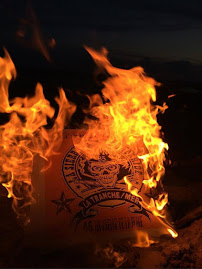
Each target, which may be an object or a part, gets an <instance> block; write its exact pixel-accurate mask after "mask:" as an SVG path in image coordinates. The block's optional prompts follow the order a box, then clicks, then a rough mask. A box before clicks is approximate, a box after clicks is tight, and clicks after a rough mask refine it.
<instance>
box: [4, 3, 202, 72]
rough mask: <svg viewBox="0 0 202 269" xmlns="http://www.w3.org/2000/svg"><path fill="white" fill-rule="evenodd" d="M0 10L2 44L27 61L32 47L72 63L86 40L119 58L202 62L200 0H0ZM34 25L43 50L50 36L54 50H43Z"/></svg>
mask: <svg viewBox="0 0 202 269" xmlns="http://www.w3.org/2000/svg"><path fill="white" fill-rule="evenodd" d="M0 12H1V18H0V24H1V42H0V46H1V47H2V46H5V47H6V48H7V49H8V50H9V51H10V53H11V56H12V58H13V59H14V60H15V59H16V61H17V62H18V61H19V62H21V63H23V64H25V65H28V61H29V64H30V65H31V64H35V62H36V61H37V60H38V59H37V58H36V57H37V54H34V52H33V50H34V49H35V50H38V53H41V54H46V56H45V57H46V58H49V56H50V57H51V58H52V60H53V61H54V62H57V63H58V64H63V63H65V65H66V66H67V67H68V68H70V66H68V61H69V63H70V64H72V63H73V62H75V60H73V58H75V59H76V61H80V62H82V60H83V59H82V57H83V58H85V56H86V53H85V52H84V51H83V49H82V46H83V45H84V44H86V45H90V46H93V47H97V48H99V47H101V46H105V47H106V48H107V49H108V50H109V51H110V53H111V54H112V57H113V56H116V57H119V58H122V59H123V60H124V61H125V63H126V62H127V60H128V58H129V60H130V61H132V62H134V65H135V63H136V61H139V60H140V59H144V58H150V59H152V60H153V61H157V62H159V61H161V62H162V61H163V62H169V61H188V62H191V63H198V64H202V1H201V0H193V1H188V0H183V1H181V0H178V1H175V0H170V1H162V0H161V1H159V0H158V1H151V0H142V1H136V0H134V1H120V3H119V1H47V0H43V1H39V0H35V1H32V2H31V1H22V0H18V1H17V0H3V1H1V4H0ZM36 28H37V30H36ZM33 29H35V30H36V31H38V30H39V31H40V38H41V41H42V42H43V43H44V45H45V47H46V48H47V51H49V50H50V40H51V38H54V39H55V41H56V46H55V48H54V49H53V51H51V52H45V53H44V50H45V49H44V47H43V49H42V48H41V47H40V46H39V44H38V43H37V42H38V41H36V40H35V39H36V36H35V34H34V33H33ZM19 30H20V31H22V30H23V31H24V34H25V36H23V38H22V37H19V36H18V31H19ZM22 52H23V53H22ZM47 53H49V54H50V55H49V56H47ZM33 54H34V56H33ZM19 55H20V57H19ZM84 55H85V56H84ZM19 58H20V59H19ZM39 58H40V56H39ZM39 61H40V60H39ZM78 65H79V63H78Z"/></svg>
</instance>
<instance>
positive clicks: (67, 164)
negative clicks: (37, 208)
mask: <svg viewBox="0 0 202 269" xmlns="http://www.w3.org/2000/svg"><path fill="white" fill-rule="evenodd" d="M119 155H120V156H121V158H119V161H118V162H117V161H116V160H114V159H111V158H110V156H109V154H108V153H107V152H106V151H103V152H101V153H100V155H99V159H97V160H96V159H90V160H87V159H86V157H85V155H84V154H78V152H77V151H76V150H75V148H74V147H72V148H70V149H69V150H68V152H67V153H66V154H65V156H64V159H63V162H62V172H63V176H64V180H65V182H66V184H67V186H68V187H69V188H70V189H71V190H72V191H73V192H74V193H75V194H76V195H77V196H78V197H80V198H82V199H85V198H86V197H88V196H90V195H92V194H97V193H99V192H101V191H104V190H106V191H107V190H124V191H127V190H128V186H127V185H126V183H125V181H124V179H123V178H124V176H127V179H128V180H129V181H130V182H131V183H132V184H133V186H135V187H136V188H137V189H138V190H140V189H141V187H142V181H143V167H142V163H141V160H140V159H139V158H138V157H137V156H136V155H135V154H134V152H133V151H132V150H131V149H128V148H127V149H125V150H123V151H122V152H121V153H120V154H119ZM123 203H124V202H123V200H121V199H120V200H117V199H116V200H114V201H111V200H110V202H109V201H105V202H102V203H100V204H99V205H100V206H105V207H106V206H110V207H111V206H112V204H113V206H118V205H121V204H123Z"/></svg>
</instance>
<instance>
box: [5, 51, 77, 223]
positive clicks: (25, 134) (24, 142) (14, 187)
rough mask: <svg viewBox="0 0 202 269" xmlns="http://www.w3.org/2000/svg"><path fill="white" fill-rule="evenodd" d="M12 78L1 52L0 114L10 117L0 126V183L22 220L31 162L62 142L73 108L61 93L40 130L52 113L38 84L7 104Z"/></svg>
mask: <svg viewBox="0 0 202 269" xmlns="http://www.w3.org/2000/svg"><path fill="white" fill-rule="evenodd" d="M15 75H16V71H15V66H14V64H13V62H12V60H11V58H10V56H9V54H8V52H7V51H5V57H4V58H0V112H4V113H10V121H9V122H7V123H6V124H4V125H0V151H1V155H0V183H2V185H3V186H4V187H6V189H7V191H8V197H12V198H13V208H14V210H15V212H16V213H17V214H18V216H22V217H25V218H26V209H27V206H28V205H30V204H31V203H33V201H34V199H33V196H32V185H31V174H32V168H33V158H34V156H35V155H36V154H39V155H40V156H41V157H42V158H44V159H45V160H48V157H49V156H50V155H52V154H56V153H55V151H56V150H57V147H58V146H59V145H60V143H61V141H62V132H63V129H64V124H65V123H66V120H69V119H70V118H71V115H72V114H73V113H74V111H75V109H76V107H75V105H72V104H70V103H69V102H68V100H67V99H66V96H65V93H64V91H63V90H62V89H60V91H59V97H57V98H56V102H57V103H58V105H59V112H58V115H57V118H56V120H55V123H54V125H53V127H52V129H46V128H44V126H45V125H47V117H49V118H53V116H54V114H55V110H54V109H53V108H52V107H51V106H50V103H49V101H48V100H46V99H45V97H44V94H43V88H42V86H41V84H39V83H38V84H37V86H36V90H35V95H34V96H33V97H31V98H27V97H25V98H19V97H17V98H15V99H14V100H12V102H9V96H8V86H9V83H10V80H11V79H12V77H13V76H15Z"/></svg>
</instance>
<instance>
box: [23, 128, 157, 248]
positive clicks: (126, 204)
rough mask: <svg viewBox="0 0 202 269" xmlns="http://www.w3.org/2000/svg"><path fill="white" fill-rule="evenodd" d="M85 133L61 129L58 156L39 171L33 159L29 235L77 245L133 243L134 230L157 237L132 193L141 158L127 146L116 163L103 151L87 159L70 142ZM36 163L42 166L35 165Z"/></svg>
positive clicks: (139, 181) (152, 219) (150, 219)
mask: <svg viewBox="0 0 202 269" xmlns="http://www.w3.org/2000/svg"><path fill="white" fill-rule="evenodd" d="M84 132H85V131H81V130H65V131H64V135H63V142H62V145H61V149H60V153H59V154H58V155H55V156H54V157H52V159H51V161H52V166H51V167H50V168H49V169H47V170H46V171H45V172H43V173H41V172H40V168H41V167H43V164H41V162H40V161H39V160H35V169H34V173H33V185H34V188H35V190H36V193H37V194H36V200H37V203H36V204H35V205H33V206H32V210H31V212H32V215H31V224H30V226H29V227H28V228H29V230H30V231H31V232H32V235H33V237H34V238H36V237H35V236H34V235H35V234H37V235H38V236H40V237H41V239H42V237H43V239H44V242H46V243H48V242H52V243H54V245H55V244H57V243H58V244H61V242H63V243H65V244H74V243H77V242H87V241H88V242H89V241H91V242H92V241H95V240H96V241H97V240H100V241H103V240H104V241H106V240H109V239H110V240H118V239H121V238H131V239H134V240H135V238H136V237H138V231H140V230H141V231H144V232H145V234H148V233H149V235H150V236H151V237H152V236H153V237H156V236H159V235H160V234H162V225H161V224H160V222H159V221H158V219H157V218H155V216H153V214H152V213H151V212H150V211H149V210H148V209H146V208H144V207H143V206H142V205H141V204H140V198H139V197H137V196H135V195H133V194H131V192H130V191H129V190H128V186H127V184H126V183H125V181H124V177H126V176H127V178H128V180H130V182H131V183H132V184H133V185H135V186H136V187H137V188H138V190H139V191H138V193H141V196H145V197H146V195H149V194H144V193H142V190H143V183H142V181H143V168H142V163H141V160H140V159H139V158H138V157H137V156H136V155H135V154H134V152H132V150H130V149H129V148H126V149H125V150H123V151H122V154H121V155H122V158H121V162H120V163H117V162H115V161H114V160H112V159H110V157H109V154H108V153H107V152H106V151H104V150H103V152H101V153H100V156H99V159H97V160H95V159H90V160H88V159H87V158H86V157H85V155H84V154H79V153H78V152H77V151H76V149H75V147H74V145H73V140H72V137H74V139H75V138H76V139H81V137H82V136H83V135H84ZM40 165H41V167H40Z"/></svg>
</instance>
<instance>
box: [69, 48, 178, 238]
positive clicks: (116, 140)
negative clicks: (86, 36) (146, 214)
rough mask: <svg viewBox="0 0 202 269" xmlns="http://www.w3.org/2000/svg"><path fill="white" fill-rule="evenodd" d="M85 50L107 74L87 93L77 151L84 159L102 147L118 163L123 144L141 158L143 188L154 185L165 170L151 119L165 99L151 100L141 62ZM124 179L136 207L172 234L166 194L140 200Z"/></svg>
mask: <svg viewBox="0 0 202 269" xmlns="http://www.w3.org/2000/svg"><path fill="white" fill-rule="evenodd" d="M86 50H87V51H88V52H89V54H90V55H91V56H92V58H93V60H94V61H95V63H96V64H97V66H98V67H99V68H101V69H102V70H103V69H105V70H106V72H107V73H108V75H109V77H108V79H106V80H105V81H104V82H103V84H104V88H103V89H102V97H103V99H102V98H101V97H98V95H94V96H92V97H89V99H90V107H89V111H87V112H88V113H89V114H91V116H93V119H92V117H91V118H86V123H87V124H88V131H87V132H86V134H85V135H84V137H83V138H82V140H81V141H80V142H78V141H76V140H75V141H74V144H75V147H76V149H77V151H82V152H84V153H85V155H86V157H87V158H90V159H91V158H94V159H96V158H97V159H98V157H99V154H100V152H102V151H103V150H105V151H107V153H109V155H110V157H111V158H112V159H115V160H116V161H117V162H122V161H123V160H121V152H122V151H123V150H124V148H128V147H129V148H130V149H132V150H133V152H135V154H136V155H137V156H138V157H139V159H141V160H142V165H143V168H144V180H143V183H144V188H145V190H147V189H149V188H156V187H157V185H158V184H159V182H160V180H161V177H162V175H163V174H164V171H165V169H164V160H165V151H166V150H168V145H167V144H166V143H165V142H163V140H162V137H161V136H162V134H161V126H160V125H159V124H158V122H157V114H158V113H159V112H161V113H164V111H165V109H167V105H166V104H165V103H164V104H163V106H158V105H155V101H156V90H155V86H157V85H159V83H157V82H156V81H155V80H154V79H152V78H150V77H147V76H146V75H145V74H144V70H143V69H142V68H141V67H135V68H132V69H129V70H125V69H119V68H116V67H114V66H112V64H111V63H110V62H109V60H108V59H107V50H106V49H105V48H103V49H102V50H101V51H100V52H98V51H95V50H93V49H91V48H88V47H86ZM124 180H125V183H126V184H127V185H128V189H129V191H130V192H131V193H132V194H134V195H136V196H139V197H140V198H141V199H140V200H141V201H142V202H141V203H142V206H143V207H145V208H146V209H148V210H150V211H152V213H153V214H154V216H156V217H157V218H158V219H159V220H160V221H161V222H162V223H163V224H164V225H165V226H166V227H167V231H168V232H170V233H171V235H172V236H173V235H174V236H177V233H176V232H175V231H174V230H173V229H172V228H171V227H170V225H169V224H167V222H166V221H165V212H164V207H165V205H166V204H167V202H168V198H167V194H166V193H164V192H162V193H160V195H159V196H158V197H157V198H156V199H154V198H150V199H147V200H144V199H143V197H141V196H140V194H139V193H138V189H137V188H135V186H133V185H132V183H131V182H130V179H129V178H127V177H125V178H124ZM162 219H163V220H162Z"/></svg>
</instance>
